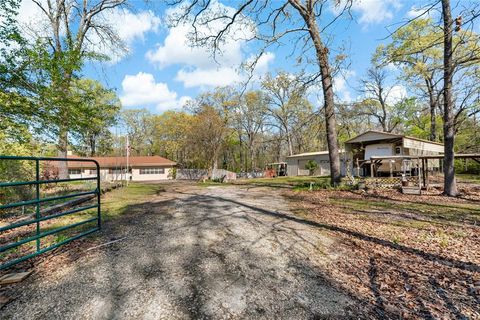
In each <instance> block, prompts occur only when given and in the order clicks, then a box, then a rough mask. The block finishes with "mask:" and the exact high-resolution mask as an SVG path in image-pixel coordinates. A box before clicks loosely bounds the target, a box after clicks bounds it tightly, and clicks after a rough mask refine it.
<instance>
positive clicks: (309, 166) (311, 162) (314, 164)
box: [305, 160, 318, 176]
mask: <svg viewBox="0 0 480 320" xmlns="http://www.w3.org/2000/svg"><path fill="white" fill-rule="evenodd" d="M305 169H307V170H308V174H309V175H311V176H313V174H314V173H315V170H317V169H318V163H317V162H316V161H315V160H308V161H307V163H306V164H305Z"/></svg>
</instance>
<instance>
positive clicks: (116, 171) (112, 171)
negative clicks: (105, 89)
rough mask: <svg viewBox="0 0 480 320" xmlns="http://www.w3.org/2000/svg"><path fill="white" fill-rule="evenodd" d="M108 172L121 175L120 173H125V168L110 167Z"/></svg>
mask: <svg viewBox="0 0 480 320" xmlns="http://www.w3.org/2000/svg"><path fill="white" fill-rule="evenodd" d="M108 173H110V174H115V175H119V174H123V173H125V170H123V169H108Z"/></svg>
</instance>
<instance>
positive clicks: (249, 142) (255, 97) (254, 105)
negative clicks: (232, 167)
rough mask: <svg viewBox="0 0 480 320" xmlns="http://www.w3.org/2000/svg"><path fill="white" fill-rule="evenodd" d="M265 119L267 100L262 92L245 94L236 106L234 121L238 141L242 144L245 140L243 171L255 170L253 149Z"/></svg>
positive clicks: (257, 141)
mask: <svg viewBox="0 0 480 320" xmlns="http://www.w3.org/2000/svg"><path fill="white" fill-rule="evenodd" d="M266 118H267V99H266V96H265V95H264V94H263V92H261V91H250V92H246V93H245V94H244V95H243V97H242V98H241V99H240V101H239V102H238V104H237V106H236V112H235V119H234V120H235V122H236V124H237V131H238V136H239V139H240V141H242V142H243V139H244V140H245V144H246V148H247V152H246V155H245V157H244V158H245V159H244V162H245V163H243V165H244V169H245V171H249V170H253V169H255V168H256V161H255V148H256V145H257V144H258V143H259V140H260V132H261V130H262V129H263V128H264V127H265V125H266ZM243 137H245V138H243ZM240 152H242V150H240Z"/></svg>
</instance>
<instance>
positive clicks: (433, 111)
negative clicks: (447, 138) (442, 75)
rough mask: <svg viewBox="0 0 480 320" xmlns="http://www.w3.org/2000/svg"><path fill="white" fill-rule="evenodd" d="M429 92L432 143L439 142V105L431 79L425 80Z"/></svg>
mask: <svg viewBox="0 0 480 320" xmlns="http://www.w3.org/2000/svg"><path fill="white" fill-rule="evenodd" d="M425 82H426V83H427V90H428V101H429V102H430V141H437V121H436V117H437V103H438V100H437V99H436V98H435V93H434V92H433V85H432V80H431V79H430V78H427V79H425Z"/></svg>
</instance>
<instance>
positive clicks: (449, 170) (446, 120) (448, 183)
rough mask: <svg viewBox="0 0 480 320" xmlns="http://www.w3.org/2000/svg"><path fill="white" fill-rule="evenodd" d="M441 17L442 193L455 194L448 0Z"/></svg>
mask: <svg viewBox="0 0 480 320" xmlns="http://www.w3.org/2000/svg"><path fill="white" fill-rule="evenodd" d="M442 17H443V41H444V47H443V50H444V51H443V82H444V83H443V140H444V141H443V142H444V145H445V154H444V158H443V173H444V191H443V192H444V194H445V195H447V196H451V197H452V196H456V195H457V184H456V181H455V163H454V146H455V117H454V115H453V99H452V80H453V36H452V32H453V28H452V25H453V20H452V12H451V7H450V0H442Z"/></svg>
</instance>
